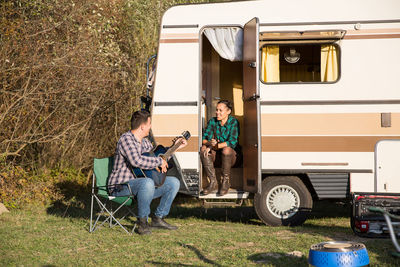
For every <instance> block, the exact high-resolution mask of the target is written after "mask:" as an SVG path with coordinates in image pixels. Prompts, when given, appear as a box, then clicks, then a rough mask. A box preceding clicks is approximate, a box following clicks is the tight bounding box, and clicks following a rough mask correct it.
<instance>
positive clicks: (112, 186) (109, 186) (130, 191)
mask: <svg viewBox="0 0 400 267" xmlns="http://www.w3.org/2000/svg"><path fill="white" fill-rule="evenodd" d="M118 185H122V186H124V185H126V186H128V190H129V193H130V195H131V196H133V193H132V189H131V185H130V184H129V183H128V182H126V183H122V184H109V185H106V186H101V187H104V188H106V189H107V191H108V190H109V189H110V188H115V187H116V186H118ZM99 187H100V186H99Z"/></svg>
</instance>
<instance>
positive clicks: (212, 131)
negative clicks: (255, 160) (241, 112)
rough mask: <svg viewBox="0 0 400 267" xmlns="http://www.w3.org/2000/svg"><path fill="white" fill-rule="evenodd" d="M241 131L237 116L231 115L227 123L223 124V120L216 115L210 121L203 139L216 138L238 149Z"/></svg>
mask: <svg viewBox="0 0 400 267" xmlns="http://www.w3.org/2000/svg"><path fill="white" fill-rule="evenodd" d="M239 132H240V129H239V122H238V120H237V119H236V118H234V117H232V116H229V117H228V120H227V121H226V123H225V125H224V126H221V121H219V120H217V118H216V117H214V118H212V119H211V120H209V121H208V124H207V128H206V130H205V131H204V133H203V140H207V141H210V140H211V139H216V140H217V141H218V142H219V143H223V142H226V144H227V145H228V146H229V147H231V148H233V149H238V148H239V146H238V141H239Z"/></svg>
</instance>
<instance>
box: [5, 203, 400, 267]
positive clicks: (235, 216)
mask: <svg viewBox="0 0 400 267" xmlns="http://www.w3.org/2000/svg"><path fill="white" fill-rule="evenodd" d="M68 203H69V204H68ZM68 203H62V202H58V203H53V204H52V205H51V206H48V207H40V206H31V207H26V208H24V209H21V210H12V211H11V212H9V213H4V214H2V215H0V240H1V242H0V255H1V256H0V266H133V265H140V266H164V265H169V266H212V265H215V266H230V265H231V266H248V265H250V266H251V265H266V266H308V264H307V258H308V251H309V248H310V246H311V245H312V244H315V243H319V242H325V241H330V240H349V241H357V242H362V243H364V244H365V245H366V246H367V250H368V253H369V257H370V262H371V264H370V266H399V265H400V260H397V259H395V258H393V257H392V256H390V251H393V250H394V247H393V245H392V243H391V241H390V240H389V239H364V238H359V237H356V236H355V235H354V234H353V233H352V231H351V229H350V227H349V220H348V217H347V214H348V207H347V206H344V205H341V204H337V203H330V202H323V203H317V205H316V207H315V209H314V212H313V214H312V216H311V218H310V219H309V220H307V221H306V223H305V224H304V225H303V226H301V227H267V226H265V225H263V224H262V223H261V222H260V220H259V219H258V218H257V216H256V214H255V212H254V210H253V208H252V207H251V206H245V207H239V208H212V209H208V210H205V209H203V208H202V207H201V206H200V202H197V201H193V200H189V199H187V198H183V197H180V198H179V199H177V201H176V203H175V204H174V206H173V209H172V210H171V214H170V216H169V218H168V222H170V223H173V224H175V225H177V226H179V229H178V230H177V231H165V230H155V231H153V233H152V234H151V235H149V236H139V235H137V234H133V235H127V234H126V233H125V232H123V230H122V229H120V228H108V227H102V228H100V229H99V230H97V231H96V232H94V233H92V234H90V233H89V232H88V227H89V208H90V206H89V205H88V201H87V199H83V200H81V202H79V200H76V199H75V200H73V201H70V202H68ZM133 219H134V218H130V219H128V220H124V221H123V224H124V225H126V226H127V227H129V228H130V229H131V227H132V220H133ZM288 253H294V254H296V255H297V256H289V255H288Z"/></svg>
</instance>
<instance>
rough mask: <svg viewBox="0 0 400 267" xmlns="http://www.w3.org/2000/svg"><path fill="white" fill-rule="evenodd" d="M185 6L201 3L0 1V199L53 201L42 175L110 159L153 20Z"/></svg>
mask: <svg viewBox="0 0 400 267" xmlns="http://www.w3.org/2000/svg"><path fill="white" fill-rule="evenodd" d="M188 2H208V1H177V0H167V1H161V0H143V1H137V0H114V1H109V0H86V1H79V0H77V1H71V0H4V1H1V2H0V12H1V14H0V15H1V16H0V85H1V91H0V151H1V152H0V158H2V164H3V165H4V164H5V167H4V166H3V167H4V169H2V170H1V190H2V192H1V194H2V195H1V198H0V201H8V202H7V203H8V206H13V205H20V203H23V202H24V201H25V200H28V199H31V200H33V199H38V200H40V201H42V197H43V196H48V197H49V198H56V197H57V192H55V191H54V188H53V187H52V185H51V183H52V182H54V181H56V180H58V179H61V178H60V177H57V176H54V175H53V174H52V173H51V172H50V174H49V172H48V171H45V170H48V169H55V170H58V171H60V170H65V169H68V168H73V169H76V170H77V171H76V172H77V174H79V175H80V173H87V172H88V170H90V169H91V166H92V159H93V158H94V157H106V156H109V155H111V154H113V152H114V149H115V144H116V142H117V140H118V138H119V136H120V135H121V134H122V133H123V132H124V131H126V130H127V129H128V127H129V118H130V116H131V113H132V111H134V110H136V109H138V108H139V106H140V100H139V99H140V96H141V95H144V94H145V90H146V88H145V84H146V81H145V79H146V77H145V73H146V62H147V58H149V57H150V56H151V55H153V54H155V53H156V49H157V45H158V44H157V41H158V33H159V25H160V20H161V16H162V14H163V12H164V11H165V10H166V9H167V8H169V7H170V6H172V5H174V4H179V3H188ZM61 173H63V171H61ZM68 173H69V172H68ZM60 175H61V174H60ZM27 187H29V188H33V191H32V192H25V191H24V188H27ZM35 190H37V191H38V192H40V191H41V190H42V191H43V192H45V193H46V194H47V195H46V194H42V195H38V194H36V191H35ZM47 191H48V192H47ZM17 198H20V200H17Z"/></svg>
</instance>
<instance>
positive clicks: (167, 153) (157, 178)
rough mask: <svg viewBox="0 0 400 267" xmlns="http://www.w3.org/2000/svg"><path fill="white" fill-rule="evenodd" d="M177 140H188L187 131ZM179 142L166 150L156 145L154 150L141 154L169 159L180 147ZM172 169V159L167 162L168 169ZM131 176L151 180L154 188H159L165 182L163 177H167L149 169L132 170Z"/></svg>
mask: <svg viewBox="0 0 400 267" xmlns="http://www.w3.org/2000/svg"><path fill="white" fill-rule="evenodd" d="M179 138H182V139H183V138H184V139H186V140H189V138H190V133H189V131H184V132H183V133H182V136H180V137H179ZM180 144H181V143H180V141H179V140H178V141H177V142H176V143H175V144H173V145H172V147H170V148H168V149H166V148H165V147H164V146H162V145H158V146H157V147H156V149H154V150H153V151H151V152H146V153H143V155H144V156H148V157H158V156H160V155H164V157H165V158H166V159H168V158H170V157H171V155H172V154H173V153H174V152H175V151H176V150H177V148H178V147H179V145H180ZM173 167H174V162H173V160H172V158H171V159H170V160H169V161H168V169H171V168H173ZM132 171H133V174H134V175H135V176H136V177H137V178H141V177H148V178H151V179H153V181H154V184H155V186H161V185H162V184H163V183H164V181H165V177H167V173H166V172H165V173H162V172H161V170H158V169H151V170H142V169H140V168H133V170H132Z"/></svg>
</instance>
